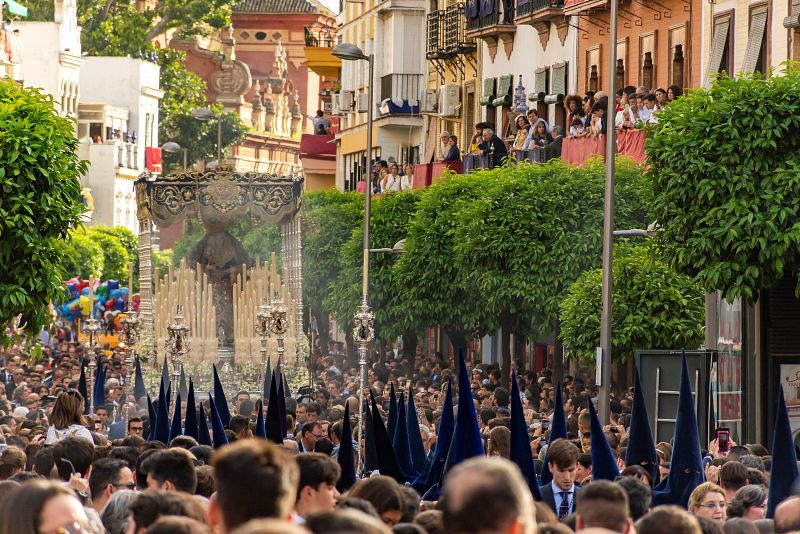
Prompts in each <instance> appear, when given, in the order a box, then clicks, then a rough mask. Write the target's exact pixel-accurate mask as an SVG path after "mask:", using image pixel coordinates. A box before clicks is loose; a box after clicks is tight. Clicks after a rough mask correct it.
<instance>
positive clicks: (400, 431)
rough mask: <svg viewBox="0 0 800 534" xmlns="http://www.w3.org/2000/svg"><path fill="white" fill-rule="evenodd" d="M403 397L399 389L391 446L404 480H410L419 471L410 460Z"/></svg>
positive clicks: (416, 475)
mask: <svg viewBox="0 0 800 534" xmlns="http://www.w3.org/2000/svg"><path fill="white" fill-rule="evenodd" d="M404 397H405V396H404V395H403V392H402V391H401V392H400V400H399V402H398V403H397V407H398V414H397V428H396V429H395V432H394V439H393V440H392V448H393V449H394V456H395V458H397V464H398V465H399V466H400V471H401V472H402V473H403V477H404V478H405V481H406V482H411V481H413V480H415V479H416V478H417V477H418V476H419V473H418V472H416V471H414V466H413V465H412V462H411V446H410V445H409V443H408V428H407V427H406V414H405V400H404ZM387 435H388V431H387ZM390 437H391V436H390ZM379 455H380V452H379Z"/></svg>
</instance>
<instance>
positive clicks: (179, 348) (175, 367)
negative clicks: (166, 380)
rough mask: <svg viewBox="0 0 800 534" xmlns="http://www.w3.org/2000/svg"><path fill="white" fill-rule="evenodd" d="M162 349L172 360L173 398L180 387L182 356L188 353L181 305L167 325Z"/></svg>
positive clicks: (185, 327)
mask: <svg viewBox="0 0 800 534" xmlns="http://www.w3.org/2000/svg"><path fill="white" fill-rule="evenodd" d="M164 349H165V350H166V351H167V353H169V355H170V359H171V360H172V380H171V382H172V391H173V395H174V397H175V398H177V395H178V389H179V388H180V377H181V366H182V365H183V356H184V355H186V354H188V353H189V327H188V326H187V325H185V324H184V323H183V305H182V304H178V307H177V310H176V312H175V317H173V318H172V323H171V324H170V325H169V326H168V327H167V339H166V340H165V341H164Z"/></svg>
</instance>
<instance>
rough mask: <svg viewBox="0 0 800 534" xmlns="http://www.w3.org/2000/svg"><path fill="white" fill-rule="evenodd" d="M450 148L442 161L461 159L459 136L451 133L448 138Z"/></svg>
mask: <svg viewBox="0 0 800 534" xmlns="http://www.w3.org/2000/svg"><path fill="white" fill-rule="evenodd" d="M448 145H449V146H450V148H449V149H448V151H447V155H445V157H444V159H443V160H442V161H459V162H460V161H461V151H460V150H459V149H458V137H456V136H455V135H451V136H450V137H449V138H448Z"/></svg>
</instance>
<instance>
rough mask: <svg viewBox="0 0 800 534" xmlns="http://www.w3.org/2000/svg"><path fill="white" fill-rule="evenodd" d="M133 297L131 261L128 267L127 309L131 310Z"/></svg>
mask: <svg viewBox="0 0 800 534" xmlns="http://www.w3.org/2000/svg"><path fill="white" fill-rule="evenodd" d="M132 298H133V262H131V265H130V267H129V268H128V311H131V302H133V301H132V300H131V299H132Z"/></svg>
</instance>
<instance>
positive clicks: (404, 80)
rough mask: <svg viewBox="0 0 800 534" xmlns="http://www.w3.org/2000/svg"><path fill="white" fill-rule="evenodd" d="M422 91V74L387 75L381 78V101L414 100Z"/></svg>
mask: <svg viewBox="0 0 800 534" xmlns="http://www.w3.org/2000/svg"><path fill="white" fill-rule="evenodd" d="M420 89H422V74H387V75H386V76H383V77H382V78H381V100H385V99H387V98H399V99H401V100H416V99H418V98H419V91H420Z"/></svg>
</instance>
